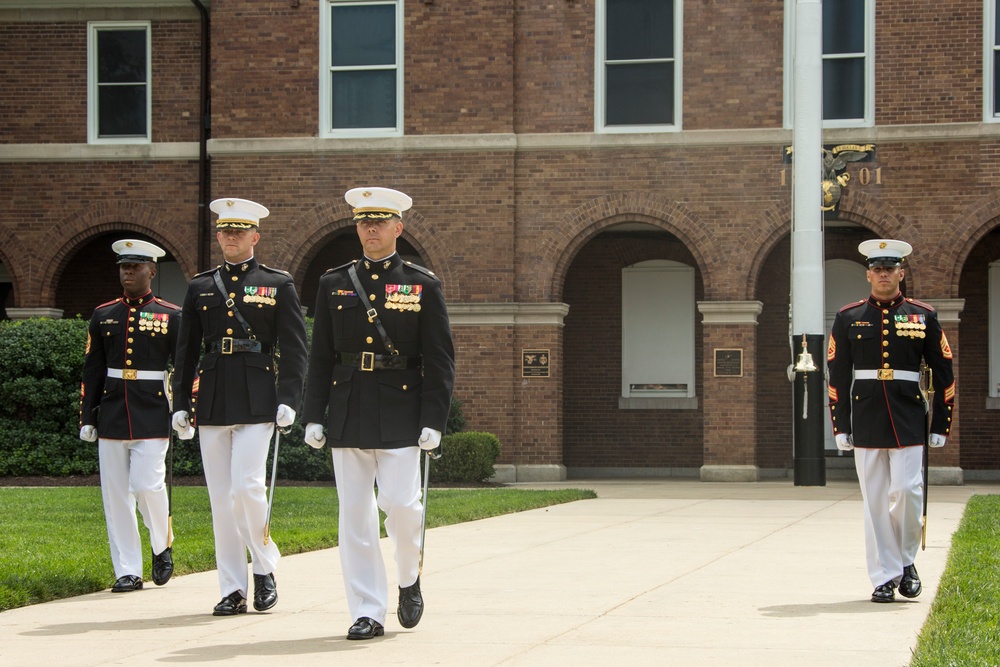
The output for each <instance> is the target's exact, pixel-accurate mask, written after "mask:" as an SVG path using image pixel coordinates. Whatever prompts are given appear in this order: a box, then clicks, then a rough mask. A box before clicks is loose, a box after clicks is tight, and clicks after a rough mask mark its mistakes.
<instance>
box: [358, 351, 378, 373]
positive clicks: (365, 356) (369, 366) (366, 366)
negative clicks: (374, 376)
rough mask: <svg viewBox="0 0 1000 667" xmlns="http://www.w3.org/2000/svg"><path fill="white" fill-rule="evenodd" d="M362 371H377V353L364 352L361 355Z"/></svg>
mask: <svg viewBox="0 0 1000 667" xmlns="http://www.w3.org/2000/svg"><path fill="white" fill-rule="evenodd" d="M361 370H363V371H373V370H375V353H374V352H362V353H361Z"/></svg>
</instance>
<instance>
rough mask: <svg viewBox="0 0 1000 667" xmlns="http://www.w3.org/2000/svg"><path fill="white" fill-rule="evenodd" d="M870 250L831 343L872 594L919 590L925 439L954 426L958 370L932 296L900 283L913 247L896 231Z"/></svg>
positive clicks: (835, 401) (838, 430)
mask: <svg viewBox="0 0 1000 667" xmlns="http://www.w3.org/2000/svg"><path fill="white" fill-rule="evenodd" d="M858 249H859V251H860V252H861V253H862V254H864V255H866V256H867V257H868V272H867V277H868V281H869V282H870V283H871V284H872V293H871V295H870V296H869V297H868V298H867V299H864V300H861V301H857V302H854V303H849V304H847V305H846V306H844V307H843V308H841V309H840V312H839V313H837V317H836V319H835V320H834V323H833V330H832V332H831V334H830V342H829V345H828V347H827V363H828V366H829V372H830V376H829V393H830V412H831V417H832V419H833V430H834V435H835V437H836V440H837V446H838V448H840V449H842V450H845V451H846V450H851V449H853V450H854V462H855V467H856V468H857V473H858V479H859V481H860V485H861V492H862V497H863V499H864V517H865V550H866V556H867V564H868V576H869V578H870V580H871V582H872V585H873V586H875V590H874V592H873V593H872V601H873V602H892V601H893V600H894V599H895V589H896V588H897V587H898V588H899V592H900V594H901V595H903V596H904V597H908V598H913V597H916V596H917V595H919V594H920V591H921V583H920V578H919V575H918V574H917V570H916V567H915V566H914V560H915V558H916V555H917V551H918V550H919V547H920V535H921V527H922V518H921V514H922V507H923V493H924V488H923V475H922V473H921V465H922V462H923V446H924V444H925V442H926V443H929V444H930V446H932V447H940V446H943V445H944V443H945V439H946V438H947V436H948V434H949V433H950V429H951V419H952V413H953V409H954V405H955V376H954V373H953V371H952V352H951V347H950V346H949V345H948V338H947V336H946V335H945V333H944V331H943V330H942V329H941V324H940V322H938V317H937V313H936V312H935V311H934V308H933V307H931V306H930V305H928V304H926V303H923V302H921V301H917V300H916V299H911V298H906V297H904V296H903V295H902V293H901V292H900V290H899V283H900V281H901V280H902V279H903V277H904V269H903V268H902V262H903V258H904V257H906V256H907V255H909V254H910V252H911V250H912V248H911V247H910V245H909V244H908V243H905V242H903V241H896V240H892V239H875V240H871V241H865V242H863V243H861V245H860V246H858ZM921 361H923V362H924V363H925V364H926V365H927V367H929V368H930V370H931V376H932V378H933V388H934V405H933V410H932V422H931V424H930V434H929V436H928V433H927V414H926V408H927V406H926V404H925V400H924V398H923V396H922V394H921V391H920V385H919V380H920V365H921Z"/></svg>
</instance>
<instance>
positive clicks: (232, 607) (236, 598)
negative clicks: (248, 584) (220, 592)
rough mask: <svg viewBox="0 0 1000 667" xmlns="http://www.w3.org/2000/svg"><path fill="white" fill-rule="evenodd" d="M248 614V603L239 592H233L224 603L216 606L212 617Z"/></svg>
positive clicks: (225, 598) (224, 599)
mask: <svg viewBox="0 0 1000 667" xmlns="http://www.w3.org/2000/svg"><path fill="white" fill-rule="evenodd" d="M245 613H247V601H246V598H245V597H243V594H242V593H240V592H239V591H233V592H232V593H230V594H229V595H227V596H226V597H224V598H222V602H220V603H219V604H217V605H215V609H214V610H213V611H212V616H235V615H236V614H245Z"/></svg>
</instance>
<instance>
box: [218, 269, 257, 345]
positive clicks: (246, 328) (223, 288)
mask: <svg viewBox="0 0 1000 667" xmlns="http://www.w3.org/2000/svg"><path fill="white" fill-rule="evenodd" d="M220 273H222V269H217V270H216V271H215V273H213V274H212V277H213V278H215V286H216V287H218V288H219V292H221V293H222V296H226V294H227V292H226V286H225V285H223V284H222V278H220V277H219V274H220ZM226 306H227V307H228V308H229V310H231V311H233V317H235V318H236V321H237V322H239V323H240V326H241V327H243V331H245V332H246V334H247V338H250V339H251V340H255V339H256V338H257V336H256V335H254V333H253V331H252V330H251V329H250V325H249V324H247V321H246V320H245V319H243V315H241V314H240V311H239V308H237V307H236V302H235V301H233V300H232V299H230V298H229V297H226Z"/></svg>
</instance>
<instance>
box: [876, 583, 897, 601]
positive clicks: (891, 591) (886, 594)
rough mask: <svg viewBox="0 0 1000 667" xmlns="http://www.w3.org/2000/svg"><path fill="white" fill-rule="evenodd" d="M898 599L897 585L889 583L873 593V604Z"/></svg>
mask: <svg viewBox="0 0 1000 667" xmlns="http://www.w3.org/2000/svg"><path fill="white" fill-rule="evenodd" d="M895 599H896V584H895V583H893V582H891V581H887V582H885V583H884V584H882V585H881V586H877V587H876V588H875V590H874V591H873V592H872V602H892V601H894V600H895Z"/></svg>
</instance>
